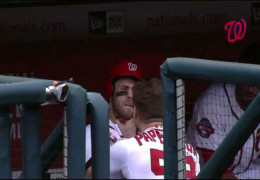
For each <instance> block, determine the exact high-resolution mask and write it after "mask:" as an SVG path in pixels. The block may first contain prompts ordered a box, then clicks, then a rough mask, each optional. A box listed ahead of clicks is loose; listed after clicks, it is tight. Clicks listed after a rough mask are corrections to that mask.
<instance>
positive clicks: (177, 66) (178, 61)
mask: <svg viewBox="0 0 260 180" xmlns="http://www.w3.org/2000/svg"><path fill="white" fill-rule="evenodd" d="M161 77H162V90H163V101H164V102H163V113H164V114H163V115H164V118H163V119H164V123H167V121H170V117H171V116H173V115H172V114H171V113H174V112H172V111H171V109H169V108H174V105H173V104H172V103H173V101H172V100H168V99H167V98H174V96H173V95H170V94H171V93H172V94H173V93H174V91H175V90H174V89H172V90H171V89H167V88H173V86H172V87H171V84H172V82H171V81H170V78H171V79H174V78H180V79H197V80H210V81H212V82H220V83H234V84H239V83H246V84H248V85H258V86H259V85H260V66H259V65H256V64H245V63H236V62H223V61H217V60H208V59H197V58H183V57H176V58H168V59H167V60H166V61H165V62H164V63H163V64H162V65H161ZM168 84H169V85H168ZM168 91H171V92H168ZM259 96H260V95H258V96H257V97H256V98H255V99H254V101H253V102H252V103H251V104H250V105H249V107H248V109H247V110H246V111H245V112H244V115H243V116H242V117H241V118H240V119H239V121H238V122H237V124H236V125H235V126H234V127H233V128H232V130H231V131H230V132H229V134H228V135H227V136H226V138H225V139H224V141H223V142H222V143H221V144H220V146H219V148H218V149H217V150H216V151H215V153H214V154H213V156H212V157H211V158H210V160H209V161H208V162H207V164H206V165H205V167H204V168H203V169H202V171H201V172H200V173H199V175H198V176H197V178H199V179H200V178H206V179H211V178H220V176H221V175H222V174H223V173H224V171H225V170H226V168H227V167H228V166H229V165H230V163H231V161H232V155H235V154H236V153H237V152H238V151H239V150H240V149H241V148H242V146H243V144H244V143H245V142H246V140H247V139H248V137H249V136H250V134H252V132H253V130H254V129H255V128H256V127H257V125H258V124H259V119H260V112H259V108H258V107H259V106H260V97H259ZM171 120H172V121H174V120H175V119H174V117H172V119H171ZM172 128H175V127H173V126H172ZM167 130H169V129H167ZM164 133H166V131H165V130H164ZM169 134H170V133H169ZM164 135H165V137H164V138H166V139H167V137H166V135H168V133H166V134H164ZM172 137H174V138H175V136H172ZM168 138H169V137H168ZM166 139H165V141H164V147H165V148H169V149H165V150H166V151H165V152H164V153H165V158H164V160H165V169H166V171H165V176H166V175H167V174H166V173H169V174H172V172H174V171H175V169H174V168H173V167H167V166H168V165H170V162H168V161H172V160H174V159H173V158H172V157H171V156H170V155H167V153H174V154H176V152H175V151H174V150H175V146H176V147H177V144H175V142H174V143H173V144H171V142H170V141H167V140H166ZM233 157H234V156H233ZM168 158H170V159H168ZM165 178H168V177H167V176H166V177H165Z"/></svg>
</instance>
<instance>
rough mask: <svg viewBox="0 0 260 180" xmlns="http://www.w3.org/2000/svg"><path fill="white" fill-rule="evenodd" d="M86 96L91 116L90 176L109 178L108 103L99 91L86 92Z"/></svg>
mask: <svg viewBox="0 0 260 180" xmlns="http://www.w3.org/2000/svg"><path fill="white" fill-rule="evenodd" d="M87 97H88V104H87V106H88V108H87V109H89V110H90V116H91V141H92V146H91V147H92V160H93V161H92V176H93V178H94V179H109V177H110V168H109V167H110V164H109V163H110V159H109V157H110V154H109V152H110V148H109V147H110V145H109V118H108V103H107V102H106V101H105V99H104V98H103V97H102V96H101V95H100V94H99V93H94V92H88V93H87Z"/></svg>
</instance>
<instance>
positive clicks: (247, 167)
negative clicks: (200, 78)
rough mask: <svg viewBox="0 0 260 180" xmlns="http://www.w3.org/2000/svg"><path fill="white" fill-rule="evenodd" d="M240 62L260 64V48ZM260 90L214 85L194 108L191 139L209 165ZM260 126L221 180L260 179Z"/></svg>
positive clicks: (254, 47)
mask: <svg viewBox="0 0 260 180" xmlns="http://www.w3.org/2000/svg"><path fill="white" fill-rule="evenodd" d="M240 62H242V63H252V64H259V62H260V46H259V45H257V44H251V45H250V46H248V47H247V48H246V49H245V50H244V52H243V53H242V54H241V55H240ZM259 89H260V88H259V87H256V86H249V85H246V84H239V85H234V84H220V83H216V84H212V85H211V86H210V87H209V88H208V89H207V90H206V91H205V92H204V93H202V94H201V95H200V96H199V97H198V99H197V101H196V103H195V106H194V109H193V116H192V118H191V121H190V123H189V126H188V131H187V139H189V141H190V142H192V144H193V145H194V147H197V149H198V150H199V151H200V152H201V154H202V157H203V160H204V163H206V162H207V161H208V160H209V158H210V157H211V155H212V154H213V153H214V151H215V150H216V149H217V148H218V146H219V145H220V144H221V142H222V141H223V139H224V137H225V136H226V135H227V134H228V132H229V131H230V130H231V129H232V127H233V126H234V125H235V123H236V122H237V121H238V120H239V118H240V117H241V116H242V114H243V113H244V111H245V110H246V108H247V107H248V105H249V104H250V103H251V101H252V100H253V99H254V98H255V96H256V95H257V94H258V93H259ZM259 135H260V125H258V127H257V128H256V130H255V131H254V133H253V134H252V135H251V136H250V138H249V139H248V140H247V142H246V143H245V144H244V146H243V147H242V149H241V150H240V151H239V152H238V153H237V155H236V156H235V158H234V160H233V162H232V164H231V165H230V166H229V168H228V169H227V170H226V171H225V173H224V174H223V175H222V177H221V178H223V179H225V178H228V179H260V162H259V154H260V151H259V149H260V143H259V141H260V136H259Z"/></svg>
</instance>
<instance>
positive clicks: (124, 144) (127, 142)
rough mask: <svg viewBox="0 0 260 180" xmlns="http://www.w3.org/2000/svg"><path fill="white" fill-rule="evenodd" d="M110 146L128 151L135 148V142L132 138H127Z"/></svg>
mask: <svg viewBox="0 0 260 180" xmlns="http://www.w3.org/2000/svg"><path fill="white" fill-rule="evenodd" d="M112 146H115V147H117V148H120V149H127V150H128V151H129V150H131V149H134V148H135V147H136V146H137V143H136V142H135V139H134V137H132V138H128V139H120V140H119V141H117V142H116V143H114V144H113V145H112Z"/></svg>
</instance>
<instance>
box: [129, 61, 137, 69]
mask: <svg viewBox="0 0 260 180" xmlns="http://www.w3.org/2000/svg"><path fill="white" fill-rule="evenodd" d="M128 69H129V71H136V70H137V65H136V64H133V63H128Z"/></svg>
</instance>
